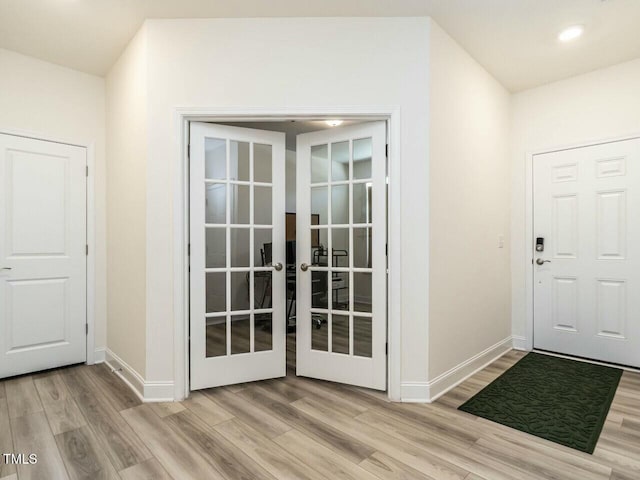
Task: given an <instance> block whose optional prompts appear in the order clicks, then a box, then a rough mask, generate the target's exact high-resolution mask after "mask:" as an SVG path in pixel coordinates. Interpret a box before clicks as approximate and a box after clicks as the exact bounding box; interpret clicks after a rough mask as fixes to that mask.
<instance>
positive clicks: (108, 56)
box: [0, 0, 640, 91]
mask: <svg viewBox="0 0 640 480" xmlns="http://www.w3.org/2000/svg"><path fill="white" fill-rule="evenodd" d="M424 15H429V16H431V17H433V18H434V19H435V20H436V21H437V22H438V23H439V24H440V25H441V26H442V27H443V28H444V29H445V30H446V31H447V32H449V34H450V35H451V36H452V37H453V38H455V39H456V40H457V41H458V43H460V44H461V45H462V46H463V47H464V48H465V49H466V50H467V51H468V52H469V53H470V54H471V55H472V56H473V57H475V58H476V59H477V60H478V61H479V62H480V63H481V64H482V65H483V66H484V67H485V68H486V69H487V70H489V72H491V73H492V74H493V75H494V76H495V77H496V78H497V79H498V80H499V81H500V82H501V83H502V84H503V85H504V86H505V87H507V88H508V89H509V90H511V91H519V90H523V89H526V88H530V87H534V86H537V85H541V84H544V83H547V82H550V81H554V80H559V79H561V78H565V77H569V76H572V75H576V74H580V73H584V72H588V71H591V70H594V69H597V68H602V67H605V66H608V65H613V64H616V63H620V62H623V61H626V60H631V59H633V58H637V57H640V34H639V33H638V31H639V30H638V28H639V27H638V24H639V23H640V0H322V1H319V0H0V47H1V48H6V49H9V50H14V51H17V52H20V53H23V54H25V55H30V56H33V57H36V58H40V59H43V60H46V61H49V62H53V63H57V64H60V65H65V66H68V67H71V68H75V69H77V70H81V71H84V72H88V73H93V74H96V75H104V74H105V73H106V72H107V71H108V70H109V68H110V67H111V65H113V63H114V62H115V60H116V59H117V58H118V56H119V55H120V53H121V52H122V50H123V49H124V47H125V45H126V44H127V43H128V41H129V40H130V39H131V37H132V36H133V35H134V33H135V32H136V31H137V29H138V28H139V27H140V25H141V23H142V22H143V21H144V19H145V18H196V17H199V18H207V17H298V16H424ZM576 23H580V24H583V25H585V27H586V31H585V35H584V36H583V38H581V39H579V40H578V41H576V42H574V43H572V44H567V45H561V44H559V43H558V42H557V40H556V35H557V33H558V32H559V31H560V30H561V29H562V28H563V27H566V26H568V25H572V24H576Z"/></svg>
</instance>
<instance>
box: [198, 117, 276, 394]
mask: <svg viewBox="0 0 640 480" xmlns="http://www.w3.org/2000/svg"><path fill="white" fill-rule="evenodd" d="M190 145H191V146H190V151H191V154H190V207H189V208H190V251H191V258H190V269H191V270H190V302H191V311H190V319H191V320H190V327H191V332H190V335H191V347H190V356H191V389H192V390H197V389H200V388H209V387H216V386H220V385H230V384H234V383H241V382H248V381H254V380H263V379H266V378H274V377H281V376H284V375H285V372H286V367H285V361H286V360H285V355H286V351H285V323H286V319H285V301H286V300H285V281H286V280H285V270H284V268H283V265H284V263H285V206H284V202H285V135H284V133H278V132H268V131H262V130H253V129H247V128H238V127H228V126H223V125H214V124H204V123H192V124H191V140H190Z"/></svg>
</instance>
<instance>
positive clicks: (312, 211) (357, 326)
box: [296, 122, 387, 390]
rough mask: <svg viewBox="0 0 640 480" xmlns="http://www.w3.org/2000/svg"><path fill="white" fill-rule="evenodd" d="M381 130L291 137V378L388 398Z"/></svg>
mask: <svg viewBox="0 0 640 480" xmlns="http://www.w3.org/2000/svg"><path fill="white" fill-rule="evenodd" d="M385 146H386V125H385V123H384V122H371V123H364V124H359V125H352V126H346V127H338V128H333V129H330V130H322V131H318V132H313V133H307V134H302V135H299V136H298V137H297V187H296V188H297V202H296V206H297V217H296V223H297V225H296V230H297V260H298V261H297V263H298V276H297V277H298V282H297V294H296V296H297V305H296V308H297V313H296V319H297V358H296V364H297V374H298V375H302V376H307V377H313V378H320V379H324V380H330V381H335V382H341V383H347V384H351V385H358V386H363V387H368V388H374V389H379V390H385V389H386V351H385V350H386V281H387V280H386V278H387V276H386V270H387V259H386V251H385V250H386V222H387V218H386V152H385Z"/></svg>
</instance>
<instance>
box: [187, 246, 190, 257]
mask: <svg viewBox="0 0 640 480" xmlns="http://www.w3.org/2000/svg"><path fill="white" fill-rule="evenodd" d="M187 256H189V257H190V256H191V244H190V243H189V244H187Z"/></svg>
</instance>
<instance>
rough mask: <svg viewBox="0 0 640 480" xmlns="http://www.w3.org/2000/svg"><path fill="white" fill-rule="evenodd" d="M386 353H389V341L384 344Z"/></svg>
mask: <svg viewBox="0 0 640 480" xmlns="http://www.w3.org/2000/svg"><path fill="white" fill-rule="evenodd" d="M384 354H385V355H389V342H387V343H385V344H384Z"/></svg>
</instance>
